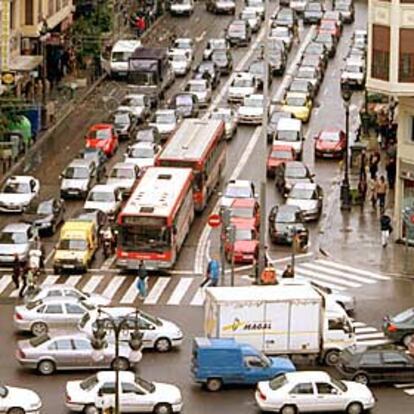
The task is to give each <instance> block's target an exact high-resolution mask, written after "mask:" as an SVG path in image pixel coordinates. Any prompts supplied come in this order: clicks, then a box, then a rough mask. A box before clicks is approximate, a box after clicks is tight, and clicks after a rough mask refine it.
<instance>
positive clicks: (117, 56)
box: [109, 40, 142, 77]
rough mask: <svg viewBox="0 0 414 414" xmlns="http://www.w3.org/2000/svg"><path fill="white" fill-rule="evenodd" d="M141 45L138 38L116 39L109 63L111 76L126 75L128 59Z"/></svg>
mask: <svg viewBox="0 0 414 414" xmlns="http://www.w3.org/2000/svg"><path fill="white" fill-rule="evenodd" d="M141 46H142V43H141V41H140V40H118V41H117V42H116V43H115V44H114V46H113V47H112V51H111V60H110V63H109V68H110V72H111V73H110V74H111V77H125V76H127V75H128V60H129V58H130V56H131V55H132V54H133V53H134V51H135V50H136V49H137V48H138V47H141Z"/></svg>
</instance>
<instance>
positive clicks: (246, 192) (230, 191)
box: [224, 185, 252, 198]
mask: <svg viewBox="0 0 414 414" xmlns="http://www.w3.org/2000/svg"><path fill="white" fill-rule="evenodd" d="M224 196H225V197H230V198H248V197H251V196H252V193H251V190H250V188H249V187H240V186H235V185H231V186H228V187H227V189H226V192H225V193H224Z"/></svg>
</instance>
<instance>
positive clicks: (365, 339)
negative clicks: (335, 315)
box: [352, 320, 390, 346]
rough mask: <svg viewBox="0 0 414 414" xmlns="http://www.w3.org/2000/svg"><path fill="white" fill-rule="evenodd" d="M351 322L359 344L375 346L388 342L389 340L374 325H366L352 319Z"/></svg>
mask: <svg viewBox="0 0 414 414" xmlns="http://www.w3.org/2000/svg"><path fill="white" fill-rule="evenodd" d="M352 324H353V326H354V328H355V337H356V341H357V343H358V344H359V345H366V346H375V345H383V344H388V343H390V340H389V339H388V338H387V337H386V336H385V335H384V333H383V332H381V331H380V330H379V329H377V328H375V327H374V326H368V325H367V324H366V323H364V322H358V321H355V320H353V321H352Z"/></svg>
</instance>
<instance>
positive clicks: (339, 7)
mask: <svg viewBox="0 0 414 414" xmlns="http://www.w3.org/2000/svg"><path fill="white" fill-rule="evenodd" d="M349 9H350V7H349V4H346V3H335V10H339V11H349Z"/></svg>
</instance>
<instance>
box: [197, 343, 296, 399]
mask: <svg viewBox="0 0 414 414" xmlns="http://www.w3.org/2000/svg"><path fill="white" fill-rule="evenodd" d="M191 365H192V366H191V371H192V374H193V376H194V380H195V381H196V382H198V383H201V384H203V385H205V386H206V388H207V389H208V390H209V391H219V390H220V388H221V387H222V386H223V385H227V384H257V383H258V382H259V381H265V380H269V379H271V378H273V377H275V376H276V375H279V374H282V373H286V372H293V371H296V368H295V366H294V365H293V363H292V362H291V361H290V360H289V359H287V358H269V357H267V356H266V355H265V354H264V353H262V352H260V351H258V350H257V349H256V348H254V347H253V346H251V345H249V344H244V343H239V342H236V341H235V340H234V339H231V338H226V339H217V338H195V339H194V341H193V355H192V364H191Z"/></svg>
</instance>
